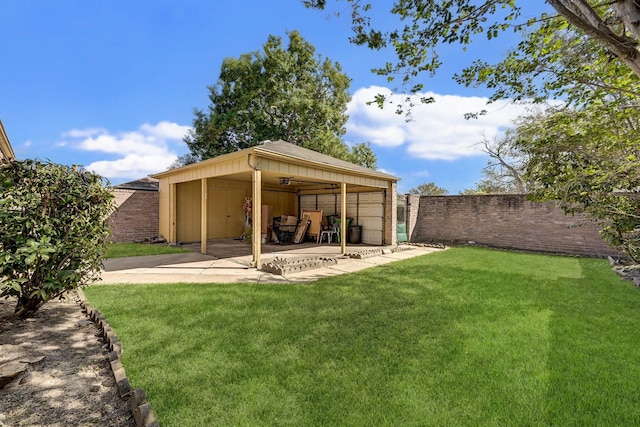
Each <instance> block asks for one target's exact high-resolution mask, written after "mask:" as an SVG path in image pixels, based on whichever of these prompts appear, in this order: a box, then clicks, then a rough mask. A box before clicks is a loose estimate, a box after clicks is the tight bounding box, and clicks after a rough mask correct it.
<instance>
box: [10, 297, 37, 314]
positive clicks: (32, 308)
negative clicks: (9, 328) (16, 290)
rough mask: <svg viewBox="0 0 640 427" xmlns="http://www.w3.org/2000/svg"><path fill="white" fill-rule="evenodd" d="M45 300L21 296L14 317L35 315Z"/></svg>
mask: <svg viewBox="0 0 640 427" xmlns="http://www.w3.org/2000/svg"><path fill="white" fill-rule="evenodd" d="M43 303H44V301H43V300H42V299H41V298H27V297H20V298H18V302H17V304H16V308H15V310H14V313H13V315H14V317H19V318H21V319H26V318H27V317H33V315H34V314H35V313H36V311H38V309H40V307H41V306H42V304H43Z"/></svg>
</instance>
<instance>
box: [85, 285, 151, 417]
mask: <svg viewBox="0 0 640 427" xmlns="http://www.w3.org/2000/svg"><path fill="white" fill-rule="evenodd" d="M76 293H77V295H78V304H79V305H80V307H82V310H83V311H84V313H85V314H86V315H87V317H88V318H89V319H91V321H93V323H94V324H95V325H96V326H97V327H98V329H99V331H100V336H101V337H102V339H103V340H104V342H105V345H106V346H107V348H108V350H109V365H110V366H111V372H112V373H113V378H114V379H115V382H116V385H117V387H118V393H119V395H120V397H121V398H123V399H126V398H129V408H130V409H131V412H132V414H133V418H134V419H135V421H136V426H137V427H159V426H160V424H158V421H157V420H156V417H155V415H154V413H153V410H152V409H151V405H150V404H149V402H147V396H146V393H145V392H144V390H142V389H135V390H132V389H131V385H130V383H129V378H127V375H126V373H125V371H124V366H122V361H121V360H120V356H122V344H121V343H120V340H118V337H117V336H116V335H115V333H114V332H113V329H111V326H110V325H109V322H107V319H106V318H105V317H104V315H103V314H102V313H100V311H98V310H97V309H95V308H93V307H92V306H91V305H90V304H89V303H88V302H87V299H86V297H85V296H84V292H82V289H81V288H76Z"/></svg>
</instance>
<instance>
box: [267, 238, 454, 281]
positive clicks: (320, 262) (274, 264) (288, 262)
mask: <svg viewBox="0 0 640 427" xmlns="http://www.w3.org/2000/svg"><path fill="white" fill-rule="evenodd" d="M416 247H433V248H440V249H444V248H445V245H442V244H439V243H437V244H431V243H406V244H401V245H397V246H383V247H379V248H373V249H363V250H359V251H353V252H347V253H346V254H345V257H347V258H352V259H364V258H370V257H374V256H378V255H385V254H390V253H394V252H402V251H408V250H411V249H414V248H416ZM337 263H338V260H337V258H333V257H303V258H291V259H286V258H278V257H276V258H274V259H273V261H271V262H268V263H264V264H262V267H261V270H263V271H265V272H267V273H271V274H277V275H281V276H286V275H287V274H290V273H299V272H301V271H306V270H313V269H315V268H321V267H327V266H330V265H336V264H337Z"/></svg>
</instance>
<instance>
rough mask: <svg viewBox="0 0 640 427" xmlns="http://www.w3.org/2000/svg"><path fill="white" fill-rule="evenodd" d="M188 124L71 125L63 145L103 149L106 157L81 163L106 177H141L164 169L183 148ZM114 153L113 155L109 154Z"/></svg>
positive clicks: (83, 149) (64, 135) (94, 150)
mask: <svg viewBox="0 0 640 427" xmlns="http://www.w3.org/2000/svg"><path fill="white" fill-rule="evenodd" d="M189 129H190V127H189V126H182V125H178V124H177V123H171V122H159V123H157V124H155V125H151V124H149V123H144V124H143V125H141V126H140V127H139V128H138V129H137V130H134V131H128V132H120V133H111V132H109V131H108V130H106V129H99V128H92V129H72V130H70V131H68V132H65V133H64V134H63V137H64V138H67V141H64V142H63V143H61V144H63V145H66V146H68V147H73V148H76V149H79V150H82V151H89V152H97V153H105V154H106V155H108V157H112V159H109V160H99V161H95V162H93V163H90V164H88V165H86V166H85V168H86V169H88V170H92V171H94V172H96V173H98V174H100V175H102V176H104V177H106V178H110V179H114V178H131V179H136V178H141V177H144V176H147V175H149V174H152V173H157V172H161V171H164V170H166V169H167V168H168V167H169V166H170V165H171V163H173V161H174V160H175V159H176V158H177V157H178V154H177V153H178V152H184V151H186V150H185V148H186V147H185V144H184V142H183V141H182V138H183V136H184V135H185V134H186V133H187V132H188V131H189ZM113 157H115V158H113Z"/></svg>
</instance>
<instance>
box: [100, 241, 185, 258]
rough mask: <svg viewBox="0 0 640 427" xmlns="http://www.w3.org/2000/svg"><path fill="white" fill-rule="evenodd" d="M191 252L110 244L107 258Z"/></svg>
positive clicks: (173, 247) (160, 245)
mask: <svg viewBox="0 0 640 427" xmlns="http://www.w3.org/2000/svg"><path fill="white" fill-rule="evenodd" d="M181 252H191V251H190V250H189V249H187V248H181V247H177V246H167V245H163V244H144V243H109V245H108V246H107V254H106V255H105V258H124V257H130V256H143V255H163V254H177V253H181Z"/></svg>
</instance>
